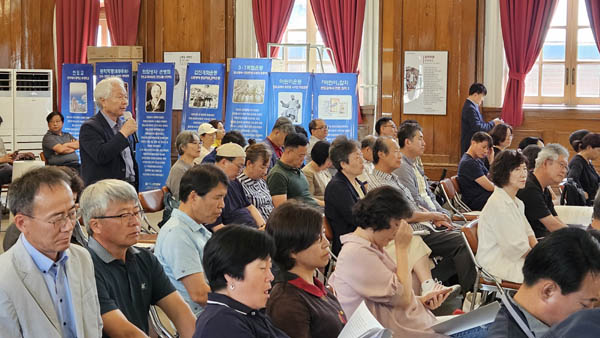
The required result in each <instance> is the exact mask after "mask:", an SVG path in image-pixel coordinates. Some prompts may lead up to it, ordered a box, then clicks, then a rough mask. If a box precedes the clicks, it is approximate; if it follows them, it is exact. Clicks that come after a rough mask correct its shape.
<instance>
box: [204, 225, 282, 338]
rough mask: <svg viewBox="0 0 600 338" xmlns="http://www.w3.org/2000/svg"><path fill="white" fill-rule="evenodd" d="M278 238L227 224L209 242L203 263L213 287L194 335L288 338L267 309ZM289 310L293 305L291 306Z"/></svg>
mask: <svg viewBox="0 0 600 338" xmlns="http://www.w3.org/2000/svg"><path fill="white" fill-rule="evenodd" d="M273 255H275V243H274V242H273V239H272V238H271V236H269V235H267V234H265V233H264V232H263V231H258V230H256V229H251V228H248V227H242V226H236V225H232V226H228V227H225V228H223V229H222V230H220V231H217V232H216V233H215V234H214V235H213V236H212V237H211V239H209V240H208V242H207V243H206V246H205V247H204V257H203V258H202V265H203V266H204V271H205V273H206V278H207V280H208V284H209V285H210V289H211V290H212V292H210V293H209V294H208V301H207V302H206V303H207V304H206V307H205V308H204V311H202V312H201V313H200V316H199V317H198V320H197V321H196V332H195V333H194V338H232V337H240V338H241V337H244V338H246V337H247V338H284V337H288V335H287V334H285V333H284V332H283V331H281V330H280V329H278V328H277V327H275V325H273V323H272V322H271V319H270V318H269V317H268V316H267V315H266V314H265V311H264V307H265V306H266V304H267V300H268V299H269V290H271V281H273V274H272V273H271V256H273ZM287 310H288V311H289V309H287Z"/></svg>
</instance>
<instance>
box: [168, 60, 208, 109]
mask: <svg viewBox="0 0 600 338" xmlns="http://www.w3.org/2000/svg"><path fill="white" fill-rule="evenodd" d="M164 61H165V63H167V62H173V63H174V64H175V80H174V81H175V82H174V87H173V109H182V108H183V95H184V90H185V79H186V75H185V73H186V70H187V65H188V63H191V62H196V63H198V62H200V52H165V54H164Z"/></svg>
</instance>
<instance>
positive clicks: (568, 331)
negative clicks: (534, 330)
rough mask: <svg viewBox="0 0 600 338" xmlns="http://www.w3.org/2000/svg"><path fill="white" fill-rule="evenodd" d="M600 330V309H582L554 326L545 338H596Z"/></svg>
mask: <svg viewBox="0 0 600 338" xmlns="http://www.w3.org/2000/svg"><path fill="white" fill-rule="evenodd" d="M598 332H600V309H597V308H596V309H591V310H581V311H577V312H575V313H573V314H572V315H570V316H569V317H567V319H565V320H563V321H562V322H560V323H559V324H558V325H555V326H553V327H552V328H550V330H549V331H548V332H547V333H546V334H545V335H544V337H543V338H564V337H577V338H596V337H598Z"/></svg>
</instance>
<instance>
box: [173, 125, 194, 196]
mask: <svg viewBox="0 0 600 338" xmlns="http://www.w3.org/2000/svg"><path fill="white" fill-rule="evenodd" d="M175 147H176V148H177V153H178V154H179V159H177V161H176V162H175V164H173V166H172V167H171V170H170V171H169V176H168V177H167V183H166V186H167V188H169V191H170V192H171V194H173V197H174V198H175V200H177V201H178V200H179V182H180V181H181V177H182V176H183V174H185V172H186V171H188V170H190V168H191V167H192V166H193V165H194V159H195V158H197V157H198V154H200V139H199V138H198V134H196V133H195V132H193V131H189V130H184V131H182V132H181V133H179V135H177V138H176V139H175Z"/></svg>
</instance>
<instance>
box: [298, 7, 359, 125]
mask: <svg viewBox="0 0 600 338" xmlns="http://www.w3.org/2000/svg"><path fill="white" fill-rule="evenodd" d="M310 5H311V6H312V11H313V14H314V15H315V21H316V22H317V27H318V28H319V32H320V33H321V38H323V42H325V46H327V47H329V48H331V50H332V51H333V55H334V57H335V68H336V69H337V71H338V73H358V59H359V57H360V46H361V43H362V33H363V23H364V21H365V20H364V19H365V6H366V3H365V0H310ZM358 123H362V114H361V113H360V110H359V114H358Z"/></svg>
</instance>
